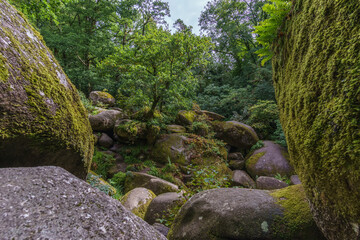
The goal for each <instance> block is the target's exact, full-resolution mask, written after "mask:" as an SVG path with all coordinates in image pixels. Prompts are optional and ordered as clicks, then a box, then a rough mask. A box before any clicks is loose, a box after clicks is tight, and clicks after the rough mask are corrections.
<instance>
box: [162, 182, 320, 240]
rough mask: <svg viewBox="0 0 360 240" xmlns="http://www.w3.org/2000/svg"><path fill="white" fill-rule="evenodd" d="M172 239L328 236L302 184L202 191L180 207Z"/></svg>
mask: <svg viewBox="0 0 360 240" xmlns="http://www.w3.org/2000/svg"><path fill="white" fill-rule="evenodd" d="M168 238H169V239H170V240H175V239H187V240H207V239H213V240H223V239H247V240H255V239H268V240H270V239H271V240H280V239H297V240H320V239H324V238H323V237H322V235H321V232H320V231H319V230H318V228H317V227H316V224H315V222H314V220H313V218H312V216H311V213H310V208H309V205H308V203H307V200H306V198H305V193H304V190H303V189H302V187H301V185H296V186H291V187H288V188H285V189H281V190H277V191H275V192H269V191H264V190H250V189H240V188H221V189H212V190H208V191H203V192H200V193H198V194H196V195H194V196H193V197H192V198H191V199H190V200H188V202H186V203H185V205H184V206H183V207H182V208H181V209H180V211H179V213H178V214H177V216H176V218H175V220H174V223H173V225H172V227H171V229H170V232H169V235H168Z"/></svg>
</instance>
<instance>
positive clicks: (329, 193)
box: [273, 0, 360, 240]
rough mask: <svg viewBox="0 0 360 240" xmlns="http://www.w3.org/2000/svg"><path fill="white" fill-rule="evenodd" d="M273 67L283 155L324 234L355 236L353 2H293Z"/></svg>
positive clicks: (356, 54) (357, 34)
mask: <svg viewBox="0 0 360 240" xmlns="http://www.w3.org/2000/svg"><path fill="white" fill-rule="evenodd" d="M293 3H294V5H293V10H292V11H291V16H289V18H287V21H285V23H284V28H283V30H282V32H283V33H284V34H282V37H280V38H279V39H278V40H277V43H276V44H275V45H274V46H276V48H274V52H275V55H274V58H273V70H274V71H273V72H274V75H273V76H274V79H273V80H274V84H275V93H276V98H277V102H278V105H279V110H280V120H281V124H282V127H283V129H284V132H285V136H286V140H287V144H288V149H289V154H290V157H291V160H292V163H293V165H294V167H295V169H296V172H297V173H298V175H299V177H300V179H301V182H302V183H303V185H304V188H305V189H306V193H307V196H308V198H309V200H310V203H311V206H312V210H313V214H314V217H315V220H316V222H317V224H318V225H319V226H320V228H321V229H322V230H323V232H324V234H325V235H326V237H327V238H328V239H337V240H339V239H359V238H360V231H359V229H360V204H359V199H360V184H359V180H360V168H359V159H360V117H359V116H360V108H359V106H360V92H359V89H360V80H359V79H360V64H359V63H360V47H359V43H360V22H359V15H360V2H359V1H327V0H301V1H293Z"/></svg>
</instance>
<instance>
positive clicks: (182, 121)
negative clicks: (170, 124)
mask: <svg viewBox="0 0 360 240" xmlns="http://www.w3.org/2000/svg"><path fill="white" fill-rule="evenodd" d="M195 119H196V113H195V112H194V111H186V110H181V111H179V112H178V115H177V116H176V123H177V124H179V125H182V126H189V125H191V124H192V123H193V122H194V121H195Z"/></svg>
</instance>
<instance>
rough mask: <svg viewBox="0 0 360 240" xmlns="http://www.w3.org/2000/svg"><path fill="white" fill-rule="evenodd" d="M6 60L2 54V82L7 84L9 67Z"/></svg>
mask: <svg viewBox="0 0 360 240" xmlns="http://www.w3.org/2000/svg"><path fill="white" fill-rule="evenodd" d="M6 62H7V61H6V59H5V58H4V56H3V55H2V54H1V53H0V82H6V81H7V79H8V78H9V71H8V69H7V68H8V67H7V66H6Z"/></svg>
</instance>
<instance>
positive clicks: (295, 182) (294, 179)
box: [290, 175, 301, 185]
mask: <svg viewBox="0 0 360 240" xmlns="http://www.w3.org/2000/svg"><path fill="white" fill-rule="evenodd" d="M290 181H291V184H293V185H298V184H301V181H300V179H299V176H298V175H292V176H291V177H290Z"/></svg>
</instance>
